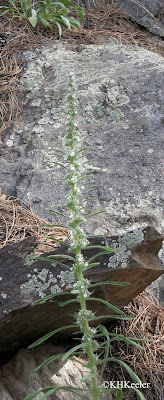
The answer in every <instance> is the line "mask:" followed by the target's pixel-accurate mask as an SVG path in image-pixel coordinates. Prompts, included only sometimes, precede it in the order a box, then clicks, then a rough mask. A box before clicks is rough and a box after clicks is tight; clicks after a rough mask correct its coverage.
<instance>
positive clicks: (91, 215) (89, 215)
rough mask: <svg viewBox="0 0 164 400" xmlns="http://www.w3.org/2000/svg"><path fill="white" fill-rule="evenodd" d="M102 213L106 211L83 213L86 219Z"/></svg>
mask: <svg viewBox="0 0 164 400" xmlns="http://www.w3.org/2000/svg"><path fill="white" fill-rule="evenodd" d="M103 213H106V211H98V212H96V213H93V214H85V215H88V217H87V219H88V218H91V217H94V216H95V215H98V214H103ZM113 251H114V250H113Z"/></svg>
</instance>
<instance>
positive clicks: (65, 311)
mask: <svg viewBox="0 0 164 400" xmlns="http://www.w3.org/2000/svg"><path fill="white" fill-rule="evenodd" d="M162 240H163V237H162V236H161V235H160V234H159V233H158V232H157V231H156V230H155V229H153V228H151V227H149V228H143V229H136V230H135V231H132V232H128V233H126V234H124V235H119V236H114V237H110V238H109V237H103V238H91V239H90V244H91V246H92V245H102V244H104V243H105V244H107V245H108V246H109V247H110V248H112V249H114V250H115V252H112V253H109V254H105V255H100V256H99V257H98V258H97V260H98V261H99V262H100V265H99V266H96V267H94V268H91V269H89V270H87V271H86V272H85V276H86V277H87V279H89V280H90V281H91V282H92V283H99V284H100V283H101V282H106V281H116V282H128V283H130V285H129V286H118V285H117V286H111V285H110V286H109V285H104V284H102V285H101V284H100V285H99V286H95V287H94V289H92V291H93V297H94V298H100V299H102V300H106V301H108V302H110V303H112V304H113V305H114V306H116V307H119V308H120V309H121V310H122V312H123V309H124V307H125V306H127V305H128V303H129V302H130V301H131V300H132V299H133V298H134V297H135V296H137V295H138V294H139V293H141V292H142V291H143V290H144V289H145V287H146V286H148V285H149V284H150V283H151V282H153V281H154V280H155V279H157V278H158V277H160V276H161V275H162V274H163V273H164V267H163V264H162V261H161V259H160V258H159V257H158V252H159V251H160V249H161V245H162ZM37 251H38V248H37V242H36V240H35V238H33V237H31V238H27V239H25V240H23V241H21V242H19V243H17V244H14V245H8V246H5V247H3V248H2V249H1V250H0V259H1V275H0V286H1V291H0V299H1V303H0V352H1V353H2V352H5V351H15V350H17V349H19V348H21V347H22V346H26V345H28V344H30V343H31V342H33V341H34V340H36V339H38V338H39V337H41V336H43V335H44V334H47V333H48V332H51V331H53V330H55V329H58V328H61V327H63V326H67V327H68V328H69V329H68V328H67V329H64V330H61V331H59V332H58V335H57V334H56V335H55V336H54V338H55V339H56V338H57V339H58V341H59V340H60V341H61V340H62V341H63V340H68V338H70V336H71V335H72V332H74V331H75V327H69V325H70V324H75V319H74V318H73V314H74V312H77V311H78V305H77V303H76V302H73V303H70V304H69V305H67V306H65V307H62V308H61V307H60V305H59V302H61V301H65V300H68V299H70V298H71V297H70V293H69V291H70V289H71V288H72V285H73V283H74V282H75V278H74V274H73V273H72V272H70V271H69V270H67V269H64V267H63V266H60V265H58V264H54V263H52V261H51V260H52V257H51V255H54V254H55V255H57V254H65V252H66V248H65V247H64V246H61V247H59V248H55V250H54V251H51V252H50V253H48V254H44V257H46V256H50V261H46V260H38V259H36V254H37ZM94 254H95V248H94V249H93V248H91V249H88V250H84V256H85V257H86V258H87V259H88V258H90V257H93V255H94ZM60 261H62V262H63V263H65V259H64V258H63V259H61V260H60ZM67 265H69V266H71V264H70V261H69V262H67ZM62 291H65V292H66V294H65V295H62V294H61V295H60V292H62ZM55 293H59V296H57V297H54V298H53V299H51V300H50V301H47V302H44V303H41V304H36V305H32V303H33V302H34V301H35V300H38V299H42V298H44V297H45V296H48V295H51V294H55ZM87 306H88V308H89V309H92V311H93V312H95V314H96V317H98V316H100V317H101V318H100V319H99V320H96V321H94V323H93V324H94V325H97V323H98V322H107V321H109V320H110V315H111V314H112V315H113V314H115V315H116V311H115V310H111V309H109V308H108V307H107V306H106V305H104V304H103V303H102V302H99V301H90V302H88V304H87ZM102 316H103V318H102ZM118 317H119V316H118V314H117V317H116V318H118Z"/></svg>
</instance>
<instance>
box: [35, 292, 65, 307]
mask: <svg viewBox="0 0 164 400" xmlns="http://www.w3.org/2000/svg"><path fill="white" fill-rule="evenodd" d="M68 294H71V292H58V293H54V294H50V295H49V296H46V297H44V298H43V299H40V300H36V301H34V302H33V303H32V305H33V306H35V305H36V304H41V303H45V301H47V300H51V299H53V298H54V297H56V296H62V295H68Z"/></svg>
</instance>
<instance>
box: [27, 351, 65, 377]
mask: <svg viewBox="0 0 164 400" xmlns="http://www.w3.org/2000/svg"><path fill="white" fill-rule="evenodd" d="M62 357H63V353H61V354H57V355H56V356H52V357H49V358H47V360H46V361H44V362H42V364H40V365H39V366H38V367H37V368H35V369H34V370H33V371H32V374H35V372H37V371H39V369H41V368H43V367H45V366H46V365H48V364H50V363H51V362H53V361H55V360H57V359H58V358H62Z"/></svg>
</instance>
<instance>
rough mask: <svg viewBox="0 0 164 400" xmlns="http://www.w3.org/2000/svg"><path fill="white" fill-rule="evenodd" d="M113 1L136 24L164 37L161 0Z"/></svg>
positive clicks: (163, 14)
mask: <svg viewBox="0 0 164 400" xmlns="http://www.w3.org/2000/svg"><path fill="white" fill-rule="evenodd" d="M114 3H115V4H116V6H117V7H119V8H121V10H123V11H125V12H126V13H127V14H128V15H129V16H130V17H131V18H132V19H133V20H134V21H136V22H137V23H138V24H140V25H142V26H144V27H145V28H147V29H148V30H149V31H150V32H152V33H155V34H156V35H159V36H162V37H164V3H163V0H139V1H135V0H124V1H122V0H114Z"/></svg>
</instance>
